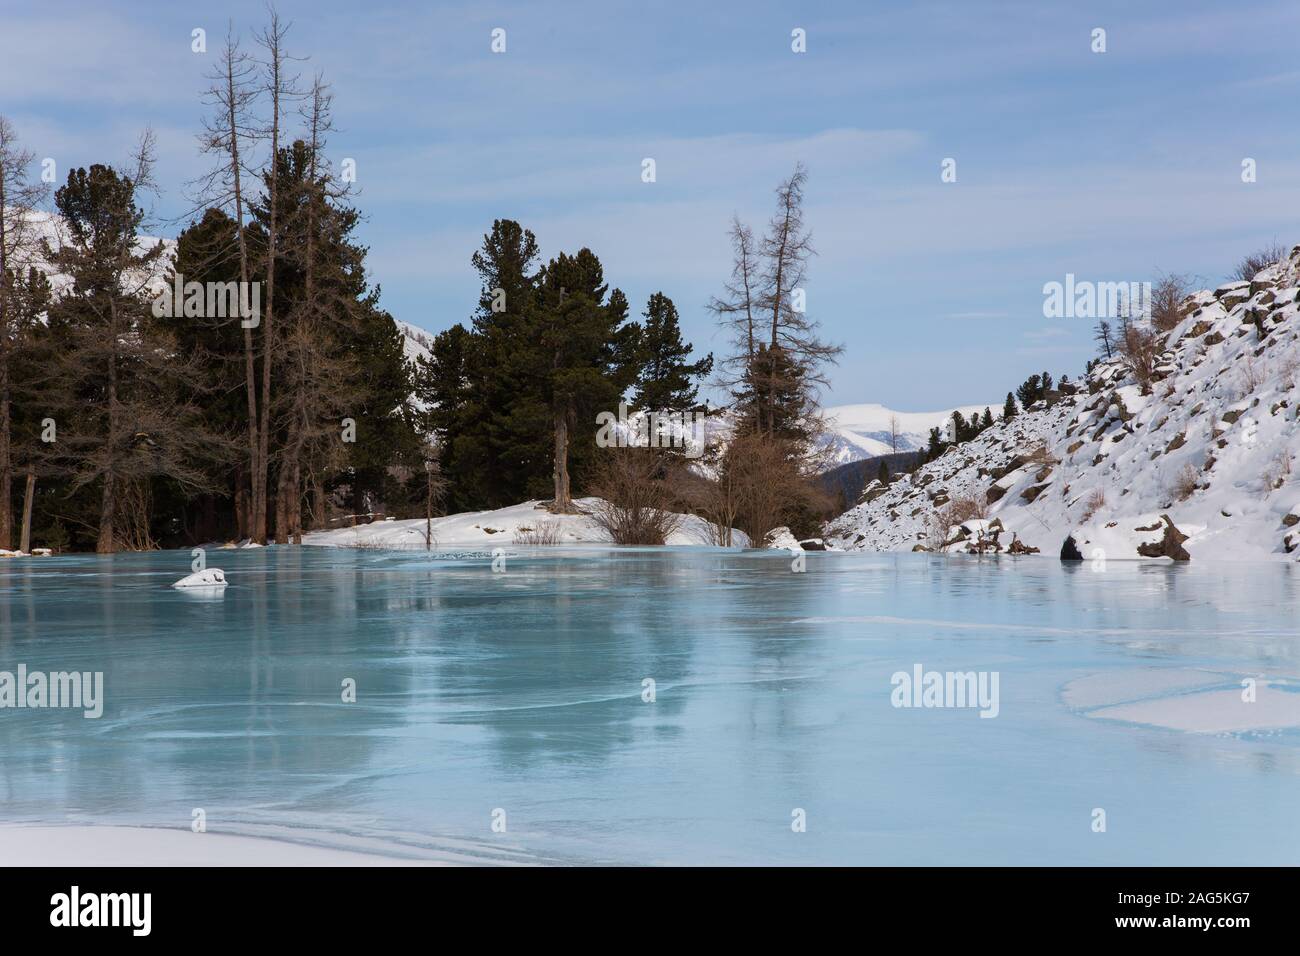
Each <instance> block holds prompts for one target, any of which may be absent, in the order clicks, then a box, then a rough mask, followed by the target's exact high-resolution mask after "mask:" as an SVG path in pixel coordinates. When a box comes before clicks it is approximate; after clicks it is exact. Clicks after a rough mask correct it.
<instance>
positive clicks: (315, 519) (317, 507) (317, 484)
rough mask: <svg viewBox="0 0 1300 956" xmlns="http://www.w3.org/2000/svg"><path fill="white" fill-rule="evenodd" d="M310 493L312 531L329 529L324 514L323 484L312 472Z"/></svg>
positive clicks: (326, 517) (327, 519)
mask: <svg viewBox="0 0 1300 956" xmlns="http://www.w3.org/2000/svg"><path fill="white" fill-rule="evenodd" d="M311 493H312V501H313V504H312V509H311V513H312V525H313V526H314V530H317V531H322V530H324V529H325V528H328V527H329V517H328V516H327V515H326V514H325V483H324V482H323V481H321V477H320V475H319V474H317V473H314V472H313V474H312V476H311Z"/></svg>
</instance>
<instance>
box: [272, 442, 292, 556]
mask: <svg viewBox="0 0 1300 956" xmlns="http://www.w3.org/2000/svg"><path fill="white" fill-rule="evenodd" d="M292 474H293V466H291V465H290V464H289V463H288V462H287V461H286V462H282V463H281V465H280V474H279V476H278V477H277V479H276V482H275V543H276V544H288V543H289V497H290V495H289V482H290V480H291V478H292Z"/></svg>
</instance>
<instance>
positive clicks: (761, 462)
mask: <svg viewBox="0 0 1300 956" xmlns="http://www.w3.org/2000/svg"><path fill="white" fill-rule="evenodd" d="M712 467H713V470H714V471H715V474H716V477H715V478H713V479H712V480H710V481H709V482H707V485H706V486H704V487H703V488H700V487H697V488H696V489H695V490H694V492H693V500H692V504H693V506H694V507H695V509H696V510H697V511H698V512H699V513H700V514H702V515H704V516H705V517H706V518H707V519H708V520H709V521H710V522H711V523H712V524H713V525H714V526H715V528H716V532H715V534H716V536H717V537H718V539H719V543H730V529H731V528H733V527H734V528H739V529H740V530H741V531H744V532H745V534H746V535H747V536H748V537H749V540H750V541H751V542H753V543H754V544H758V543H759V542H761V541H763V539H764V538H765V537H766V536H767V534H768V532H769V531H771V530H772V529H774V528H779V527H781V526H782V525H787V526H789V527H790V528H791V529H792V530H793V531H795V534H796V536H798V535H799V534H800V533H801V532H803V531H809V532H812V531H813V530H815V529H814V528H811V527H810V525H815V524H817V523H819V521H820V520H821V519H823V518H825V517H828V516H829V515H830V512H831V509H832V508H833V504H834V503H833V502H832V500H831V499H830V497H829V495H827V494H826V493H825V492H823V491H821V490H820V489H819V488H818V487H817V486H816V485H814V484H813V482H812V480H811V478H810V476H809V475H807V474H805V472H804V458H803V456H802V455H800V454H799V450H798V449H797V448H795V447H794V446H793V444H792V443H791V442H789V441H785V440H782V439H780V438H772V437H769V436H766V435H761V434H757V433H748V434H740V435H735V436H733V437H732V439H731V441H730V442H728V443H727V446H726V448H725V449H719V450H718V452H717V457H716V459H715V463H714V464H713V466H712Z"/></svg>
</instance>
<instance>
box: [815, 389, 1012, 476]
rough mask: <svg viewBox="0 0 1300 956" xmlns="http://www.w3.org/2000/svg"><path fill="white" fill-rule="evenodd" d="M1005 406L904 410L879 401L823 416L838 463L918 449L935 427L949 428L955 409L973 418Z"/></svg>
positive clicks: (838, 407) (825, 411)
mask: <svg viewBox="0 0 1300 956" xmlns="http://www.w3.org/2000/svg"><path fill="white" fill-rule="evenodd" d="M1001 405H1002V403H1001V402H998V403H996V404H993V403H990V404H987V405H958V406H956V407H955V408H946V409H942V410H940V411H936V412H900V411H896V410H895V409H892V408H889V407H887V406H885V405H880V404H875V403H869V404H858V405H834V406H831V407H830V408H824V409H822V419H823V420H824V421H825V422H826V436H825V439H824V440H825V442H826V444H827V445H828V446H829V447H830V449H831V456H832V459H833V463H834V464H835V465H844V464H848V463H849V462H852V461H861V460H863V459H865V458H877V457H879V456H881V455H891V454H895V453H899V452H905V451H918V450H920V449H922V448H925V447H926V446H927V445H928V444H929V441H930V429H931V428H940V429H943V430H946V429H947V427H948V425H949V424H950V423H951V421H952V413H953V412H954V411H959V412H961V414H962V417H964V418H969V417H970V416H971V415H983V414H984V409H985V408H986V407H987V408H989V409H990V410H992V411H993V412H994V414H996V413H997V411H998V409H1000V408H1001ZM891 421H896V422H897V427H898V434H897V439H896V445H897V447H895V440H894V436H893V435H892V434H891Z"/></svg>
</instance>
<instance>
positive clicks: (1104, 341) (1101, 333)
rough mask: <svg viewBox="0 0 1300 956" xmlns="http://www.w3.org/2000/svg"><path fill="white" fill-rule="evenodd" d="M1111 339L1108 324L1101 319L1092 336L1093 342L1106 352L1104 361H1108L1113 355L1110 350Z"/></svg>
mask: <svg viewBox="0 0 1300 956" xmlns="http://www.w3.org/2000/svg"><path fill="white" fill-rule="evenodd" d="M1112 338H1113V337H1112V334H1111V330H1110V323H1109V322H1107V321H1106V320H1105V319H1102V320H1101V321H1100V322H1098V323H1097V327H1096V329H1095V330H1094V334H1093V340H1094V341H1096V342H1100V343H1101V346H1102V348H1104V349H1105V350H1106V359H1107V360H1108V361H1109V360H1110V358H1111V357H1112V355H1113V352H1112V348H1111V340H1112Z"/></svg>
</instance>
